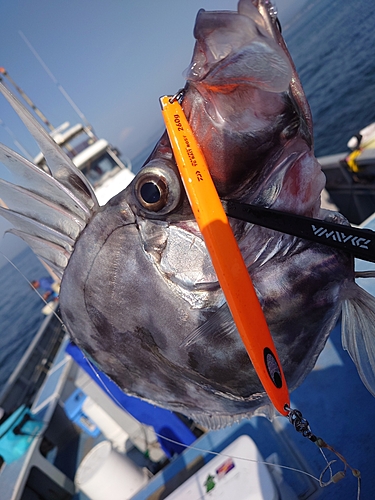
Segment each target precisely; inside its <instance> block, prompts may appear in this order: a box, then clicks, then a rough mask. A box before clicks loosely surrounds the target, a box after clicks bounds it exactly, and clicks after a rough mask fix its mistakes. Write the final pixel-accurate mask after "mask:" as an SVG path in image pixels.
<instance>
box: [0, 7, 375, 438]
mask: <svg viewBox="0 0 375 500" xmlns="http://www.w3.org/2000/svg"><path fill="white" fill-rule="evenodd" d="M194 37H195V39H196V42H195V47H194V50H193V56H192V60H191V63H190V65H189V66H188V69H187V70H186V72H185V77H186V85H185V88H184V94H183V100H182V107H183V109H184V112H185V113H186V116H187V118H188V120H189V124H190V126H191V128H192V130H193V132H194V134H195V136H196V138H197V140H198V143H199V144H200V147H201V149H202V152H203V154H204V156H205V159H206V161H207V165H208V168H209V170H210V173H211V176H212V178H213V181H214V183H215V186H216V189H217V191H218V193H219V196H220V197H221V198H222V199H224V200H231V199H232V200H237V201H241V202H245V203H252V204H255V205H259V206H262V207H266V208H274V209H277V210H281V211H284V212H290V213H296V214H300V215H304V216H309V217H315V218H317V219H321V220H329V221H332V222H336V223H340V224H343V225H347V224H349V223H348V221H347V220H346V219H345V218H344V217H343V216H342V215H341V214H340V213H338V212H332V211H329V210H324V209H322V208H321V206H320V205H321V203H320V199H321V192H322V190H323V188H324V186H325V177H324V174H323V173H322V170H321V167H320V165H319V162H318V161H317V159H316V158H315V156H314V148H313V128H312V117H311V112H310V108H309V105H308V102H307V100H306V97H305V94H304V92H303V88H302V85H301V82H300V80H299V77H298V74H297V71H296V68H295V66H294V63H293V61H292V58H291V56H290V54H289V52H288V49H287V47H286V44H285V42H284V39H283V37H282V34H281V30H280V27H279V23H278V20H277V13H276V10H275V9H274V8H273V6H272V4H271V3H270V2H269V1H268V0H240V1H239V2H238V8H237V11H204V10H200V11H199V12H198V14H197V18H196V22H195V27H194ZM0 90H1V92H2V94H3V95H4V96H5V97H6V99H7V100H8V101H9V102H10V104H11V105H12V106H13V107H14V109H15V111H16V112H17V113H18V114H19V116H20V117H21V119H22V120H23V121H24V123H25V125H26V126H27V127H28V129H29V130H30V132H31V134H32V135H33V136H34V138H35V140H36V141H37V142H38V144H39V146H40V148H41V150H42V152H43V154H44V156H45V158H46V163H47V165H48V169H49V170H48V171H44V170H41V169H39V168H38V167H36V166H35V165H33V164H32V162H30V161H29V160H26V159H25V158H23V157H22V156H21V155H19V154H18V153H16V152H14V151H12V150H10V149H9V148H7V147H6V146H4V145H1V147H0V161H1V162H2V163H3V164H4V165H5V167H7V168H8V169H9V170H11V172H12V174H13V176H14V177H15V178H16V182H15V183H14V184H12V183H9V182H7V181H5V180H1V181H0V197H1V198H2V199H3V201H4V202H5V204H6V207H0V215H2V216H4V217H5V218H7V219H8V221H10V222H11V223H12V224H13V226H14V228H13V229H12V230H11V231H12V232H13V233H14V234H16V235H18V236H19V237H21V238H22V239H23V240H24V241H26V242H27V243H28V244H29V245H30V247H31V248H32V249H33V251H34V252H35V253H36V254H37V255H38V256H39V258H41V259H42V260H43V261H44V262H45V263H46V264H48V265H49V266H50V267H51V268H52V269H53V270H54V272H55V273H56V275H57V276H58V277H59V278H60V279H61V288H60V297H59V300H60V311H61V317H62V320H63V322H64V325H65V328H66V330H67V331H68V332H69V335H70V337H71V340H72V341H73V342H74V343H75V344H76V345H77V346H78V347H79V348H80V349H81V350H82V351H83V352H84V354H85V355H86V356H87V358H88V359H89V360H90V361H91V362H92V363H93V364H94V365H95V366H96V367H97V368H98V369H100V370H101V371H103V372H104V373H106V374H107V375H108V376H109V377H110V378H111V379H112V380H113V381H114V382H115V383H116V384H117V385H118V386H119V387H120V388H121V389H122V390H123V391H124V392H126V393H127V394H130V395H133V396H136V397H139V398H142V399H143V400H145V401H148V402H150V403H152V404H154V405H157V406H161V407H164V408H167V409H169V410H171V411H175V412H178V413H181V414H183V415H185V416H187V417H188V418H190V419H192V420H193V421H195V422H196V423H198V424H201V425H202V426H204V427H206V428H209V429H217V428H220V427H223V426H226V425H230V424H232V423H234V422H238V421H239V420H241V419H242V418H248V417H251V416H252V415H257V414H263V415H267V416H269V417H270V418H272V416H273V415H274V410H273V407H272V404H271V403H270V401H269V399H268V396H267V394H266V393H265V391H264V389H263V387H262V385H261V383H260V381H259V378H258V376H257V373H256V372H255V370H254V368H253V366H252V364H251V361H250V359H249V356H248V354H247V352H246V350H245V347H244V345H243V343H242V341H241V338H240V336H239V334H238V331H237V329H236V326H235V323H234V321H233V318H232V316H231V313H230V310H229V308H228V305H227V303H226V300H225V297H224V295H223V292H222V290H221V288H220V286H219V283H218V279H217V276H216V273H215V270H214V269H213V266H212V263H211V259H210V256H209V253H208V251H207V248H206V246H205V244H204V241H203V238H202V235H201V233H200V231H199V228H198V226H197V223H196V221H195V219H194V217H193V214H192V211H191V207H190V204H189V200H188V198H187V196H186V193H185V191H184V188H183V185H182V183H181V179H180V176H179V173H178V169H177V167H176V162H175V159H174V156H173V152H172V149H171V145H170V142H169V139H168V136H167V134H166V133H165V132H164V134H163V135H162V137H161V139H160V140H159V142H158V143H157V144H156V146H155V148H154V150H153V152H152V153H151V155H150V157H149V158H148V160H147V161H146V162H145V164H144V166H143V167H142V169H141V170H140V171H139V172H138V173H137V175H136V176H135V178H134V179H133V181H132V182H131V183H130V184H129V185H128V187H127V188H126V189H125V190H123V191H122V192H120V193H119V194H118V195H116V196H115V197H113V198H112V199H111V200H109V202H108V203H107V204H106V205H104V206H99V204H98V202H97V200H96V196H95V193H94V191H93V188H92V187H91V185H90V184H89V182H88V180H87V179H86V178H85V177H84V176H83V174H82V173H81V172H80V171H79V170H77V169H76V167H75V166H74V165H73V164H72V162H71V161H70V159H69V158H68V157H67V156H66V155H65V154H64V153H63V152H62V151H61V150H60V149H59V148H58V146H57V145H56V144H55V143H54V142H53V140H52V139H51V138H50V136H49V135H48V134H47V132H46V131H45V130H44V129H43V127H42V126H41V125H39V124H38V123H37V122H36V121H35V120H34V118H33V117H32V116H31V115H30V114H29V113H28V111H27V110H26V109H25V108H24V107H23V106H22V105H21V104H20V103H19V102H18V101H17V99H16V98H15V97H14V96H13V95H12V94H11V93H10V92H9V91H8V90H7V89H6V87H4V86H3V85H1V87H0ZM230 223H231V226H232V229H233V232H234V234H235V237H236V239H237V242H238V245H239V248H240V250H241V252H242V255H243V258H244V261H245V263H246V266H247V269H248V271H249V274H250V276H251V280H252V282H253V284H254V287H255V290H256V293H257V296H258V299H259V301H260V304H261V306H262V309H263V312H264V315H265V318H266V320H267V323H268V326H269V329H270V332H271V334H272V337H273V340H274V343H275V346H276V349H277V352H278V355H279V358H280V361H281V365H282V368H283V371H284V374H285V377H286V380H287V383H288V386H289V388H290V390H291V391H292V390H294V389H295V388H296V387H298V386H299V385H300V384H302V383H303V380H304V379H305V377H306V376H307V374H308V373H309V372H310V371H311V370H312V368H313V367H314V365H315V363H316V360H317V358H318V356H319V354H320V352H321V351H322V349H323V348H324V345H325V343H326V341H327V339H328V337H329V334H330V332H331V330H332V329H333V328H334V326H335V324H336V322H337V320H338V319H339V317H340V315H341V316H342V340H343V347H344V349H346V350H348V352H349V354H350V356H351V357H352V359H353V361H354V363H355V364H356V366H357V369H358V372H359V374H360V376H361V378H362V381H363V382H364V384H365V386H366V387H367V388H368V390H369V391H370V392H371V393H372V394H373V395H375V376H374V373H375V350H374V345H375V343H374V326H373V325H374V324H375V299H374V298H373V297H372V296H371V295H370V294H368V293H367V292H366V291H364V290H363V289H362V288H360V287H359V286H358V285H357V284H356V282H355V271H354V263H353V257H352V256H350V255H349V254H348V253H345V252H342V251H340V250H337V249H333V248H330V247H328V246H324V245H321V244H318V243H313V242H308V241H306V240H303V239H300V238H296V237H294V236H290V235H287V234H283V233H281V232H278V231H274V230H270V229H266V228H263V227H260V226H256V225H253V224H249V223H245V222H243V221H239V220H234V219H230Z"/></svg>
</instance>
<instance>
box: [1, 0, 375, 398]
mask: <svg viewBox="0 0 375 500" xmlns="http://www.w3.org/2000/svg"><path fill="white" fill-rule="evenodd" d="M296 1H298V0H296ZM373 2H374V0H356V1H355V2H344V1H343V0H311V1H309V2H307V4H305V6H304V8H303V9H302V11H301V12H300V13H299V15H298V16H297V17H296V18H295V19H294V20H293V21H292V22H291V23H289V25H288V26H284V30H283V34H284V37H285V40H286V42H287V45H288V47H289V50H290V52H291V55H292V57H293V60H294V62H295V65H296V68H297V71H298V73H299V74H300V78H301V81H302V84H303V87H304V89H305V92H306V95H307V98H308V101H309V103H310V107H311V110H312V114H313V121H314V137H315V152H316V156H318V157H319V156H322V155H326V154H333V153H340V152H343V151H346V150H347V148H346V143H347V141H348V139H349V138H350V137H351V136H352V135H353V134H355V133H357V132H358V131H359V130H360V129H361V128H363V127H364V126H366V125H368V124H369V123H371V122H373V121H375V106H374V94H375V57H374V54H373V47H374V46H375V30H374V26H375V7H374V3H373ZM276 3H277V2H276ZM155 141H156V139H155ZM155 141H153V143H152V144H149V145H148V146H145V150H144V151H142V152H141V153H140V155H139V158H136V159H135V160H136V161H135V162H134V164H135V167H136V168H135V171H138V169H139V167H140V166H141V164H142V163H143V161H144V160H145V159H146V158H147V156H148V154H149V153H150V152H151V151H152V148H153V146H154V142H155ZM0 258H2V257H0ZM14 263H15V264H16V265H17V266H18V267H19V268H20V270H21V271H22V272H23V273H24V274H25V275H26V276H27V278H28V279H29V280H32V279H37V278H38V277H41V276H43V275H44V274H45V270H44V268H43V267H42V265H41V264H40V262H39V261H38V260H37V259H36V258H35V257H34V256H33V254H32V253H31V251H30V250H25V251H24V252H22V253H21V254H20V255H18V256H17V257H16V258H15V259H14ZM0 265H1V263H0ZM0 276H1V280H0V390H1V387H2V385H3V384H4V382H5V381H6V380H7V378H8V377H9V375H10V374H11V373H12V370H13V369H14V367H15V366H16V364H17V362H18V361H19V360H20V358H21V357H22V354H23V353H24V351H25V350H26V348H27V346H28V344H29V342H30V340H31V339H32V338H33V336H34V335H35V333H36V331H37V329H38V327H39V326H40V324H41V322H42V320H43V319H44V316H43V315H42V313H41V309H42V307H43V303H42V301H41V299H40V298H39V297H38V296H37V295H36V293H35V292H33V291H32V289H31V288H30V286H29V285H28V284H27V283H26V282H25V280H24V279H23V278H22V276H21V275H20V274H19V273H17V271H16V270H15V269H14V268H13V267H12V266H11V265H10V264H5V265H4V266H3V267H1V268H0Z"/></svg>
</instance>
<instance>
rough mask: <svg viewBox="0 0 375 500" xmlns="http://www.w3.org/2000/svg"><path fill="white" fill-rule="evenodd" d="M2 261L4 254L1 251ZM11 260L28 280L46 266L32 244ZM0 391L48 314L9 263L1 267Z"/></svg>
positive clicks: (42, 271) (41, 272) (36, 275)
mask: <svg viewBox="0 0 375 500" xmlns="http://www.w3.org/2000/svg"><path fill="white" fill-rule="evenodd" d="M0 259H1V260H0V264H1V265H2V264H3V262H4V261H5V260H4V257H3V256H1V255H0ZM12 262H13V263H14V265H15V266H17V268H18V269H19V270H20V271H21V272H22V273H23V274H24V275H25V276H26V277H27V279H28V280H29V281H32V280H34V279H38V278H41V277H42V276H45V275H46V274H47V273H46V270H45V268H44V267H43V266H42V264H41V263H40V261H39V260H38V259H37V258H36V257H35V255H34V254H33V253H32V251H31V250H30V249H29V248H26V249H25V250H23V251H22V252H21V253H20V254H18V255H17V256H16V257H15V258H14V259H12ZM0 278H1V279H0V391H1V389H2V387H3V385H4V383H5V382H6V381H7V379H8V378H9V376H10V375H11V373H12V371H13V369H14V368H15V367H16V366H17V363H18V362H19V360H20V359H21V357H22V355H23V354H24V352H25V351H26V349H27V347H28V345H29V343H30V341H31V340H32V339H33V337H34V335H35V334H36V332H37V331H38V328H39V326H40V325H41V323H42V321H43V319H44V318H45V316H44V315H43V314H42V308H43V306H44V303H43V302H42V300H41V298H40V297H39V296H38V295H37V294H36V293H35V291H34V290H33V289H32V288H31V287H30V285H29V284H28V283H27V281H26V280H25V279H24V278H23V276H22V275H21V274H20V273H19V272H18V271H16V270H15V269H14V267H13V266H12V265H11V264H10V263H8V262H7V263H6V264H5V265H2V267H1V268H0Z"/></svg>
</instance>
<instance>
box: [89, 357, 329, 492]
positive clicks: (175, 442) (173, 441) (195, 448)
mask: <svg viewBox="0 0 375 500" xmlns="http://www.w3.org/2000/svg"><path fill="white" fill-rule="evenodd" d="M85 359H86V360H87V362H88V364H89V366H90V367H91V369H92V370H93V372H94V374H95V376H96V377H97V378H98V380H99V381H100V384H101V385H102V387H103V388H104V390H105V391H106V392H107V393H108V395H109V396H110V397H111V398H112V399H113V400H114V401H115V402H116V403H117V404H118V405H119V406H120V408H122V409H123V410H125V411H127V410H126V408H125V407H124V406H123V405H122V403H121V402H120V401H119V400H118V399H117V398H116V396H115V395H114V394H112V392H111V391H110V389H109V388H108V387H107V385H106V384H105V382H104V381H103V379H102V378H101V376H100V373H98V371H97V368H96V366H95V365H94V364H93V363H92V362H91V360H90V359H89V358H88V357H86V356H85ZM154 433H155V435H156V436H157V437H159V438H161V439H164V440H165V441H168V442H170V443H173V444H177V445H179V446H182V447H183V448H186V449H189V450H194V451H199V452H202V453H207V454H210V455H214V456H223V457H225V458H234V459H236V460H242V461H245V462H255V463H261V464H264V465H268V466H271V467H276V468H277V467H279V468H280V469H286V470H290V471H292V472H297V473H299V474H304V475H305V476H308V477H310V478H312V479H314V480H315V481H317V482H318V483H319V484H320V485H321V486H324V485H322V482H321V480H320V478H317V477H315V476H314V475H313V474H310V473H309V472H306V471H304V470H302V469H296V468H294V467H289V466H287V465H280V464H275V463H272V462H266V461H261V460H254V459H251V458H244V457H236V456H232V455H227V454H225V453H222V452H216V451H212V450H205V449H203V448H198V447H196V446H194V445H187V444H184V443H180V442H179V441H176V440H174V439H171V438H168V437H166V436H163V435H162V434H159V433H158V432H156V431H155V430H154ZM323 455H324V454H323ZM326 461H327V459H326ZM326 469H327V467H325V468H324V472H325V471H326ZM327 484H330V483H327Z"/></svg>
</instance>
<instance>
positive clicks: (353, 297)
mask: <svg viewBox="0 0 375 500" xmlns="http://www.w3.org/2000/svg"><path fill="white" fill-rule="evenodd" d="M341 335H342V346H343V348H344V349H345V350H346V351H348V353H349V355H350V357H351V358H352V360H353V362H354V364H355V365H356V367H357V370H358V374H359V376H360V377H361V379H362V382H363V383H364V385H365V386H366V388H367V389H368V390H369V391H370V392H371V394H372V395H373V396H375V298H374V297H373V296H372V295H370V294H369V293H368V292H366V291H365V290H364V289H363V288H361V287H360V286H358V285H356V284H354V287H353V288H352V293H351V294H350V297H349V298H346V299H345V300H344V301H343V304H342V326H341Z"/></svg>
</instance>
